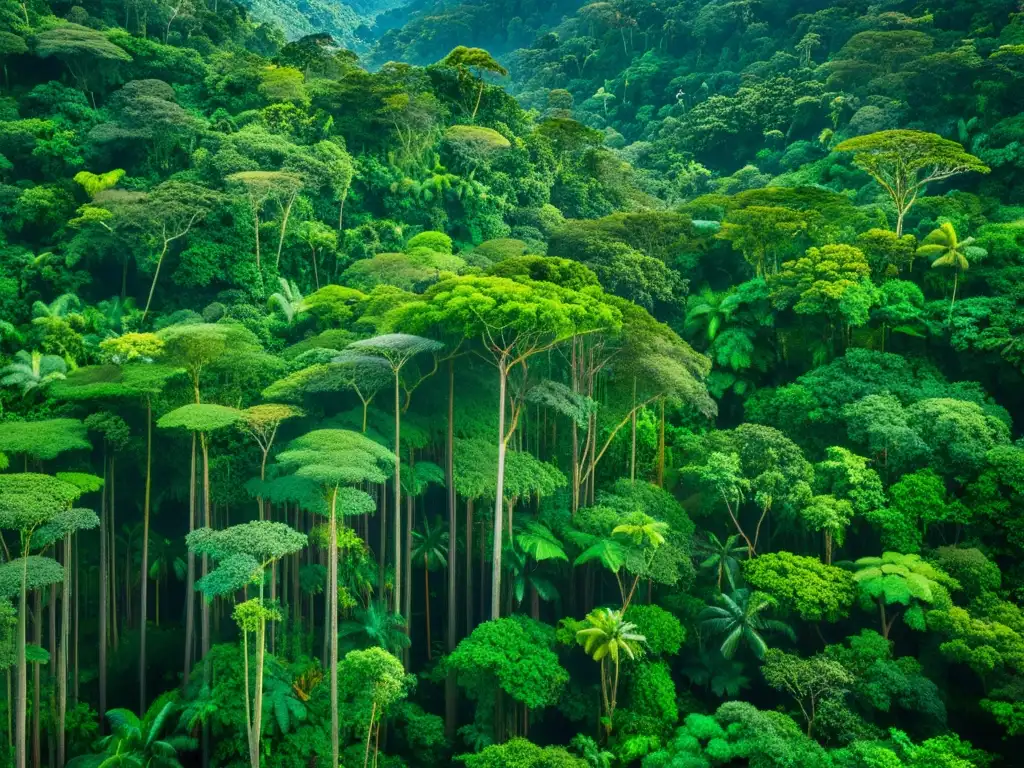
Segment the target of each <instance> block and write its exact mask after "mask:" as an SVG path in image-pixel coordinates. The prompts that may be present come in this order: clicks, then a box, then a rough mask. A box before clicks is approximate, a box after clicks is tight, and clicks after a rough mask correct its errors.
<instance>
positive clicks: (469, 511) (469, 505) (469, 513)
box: [448, 498, 484, 637]
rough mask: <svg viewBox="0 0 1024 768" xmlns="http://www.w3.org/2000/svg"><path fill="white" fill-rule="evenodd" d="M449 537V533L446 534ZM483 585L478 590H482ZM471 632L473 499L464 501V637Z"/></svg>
mask: <svg viewBox="0 0 1024 768" xmlns="http://www.w3.org/2000/svg"><path fill="white" fill-rule="evenodd" d="M448 535H449V536H450V535H451V533H449V534H448ZM483 588H484V587H483V584H481V585H480V589H483ZM472 632H473V499H472V498H468V499H466V636H467V637H468V636H469V635H470V634H472Z"/></svg>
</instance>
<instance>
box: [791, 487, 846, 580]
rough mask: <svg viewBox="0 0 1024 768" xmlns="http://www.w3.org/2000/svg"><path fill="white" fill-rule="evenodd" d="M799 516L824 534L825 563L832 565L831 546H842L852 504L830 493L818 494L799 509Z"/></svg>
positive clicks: (812, 527)
mask: <svg viewBox="0 0 1024 768" xmlns="http://www.w3.org/2000/svg"><path fill="white" fill-rule="evenodd" d="M800 517H802V518H803V519H804V520H805V521H806V522H807V524H808V525H809V526H810V527H811V529H812V530H815V531H821V532H822V533H824V534H825V564H826V565H832V551H833V547H841V546H843V542H844V540H845V539H846V529H847V528H848V527H849V525H850V523H851V522H853V504H851V503H850V502H849V501H847V500H846V499H837V498H836V497H835V496H833V495H831V494H827V493H823V494H818V495H817V496H814V497H813V498H812V499H811V500H810V502H809V503H808V504H807V506H806V507H804V508H803V509H801V510H800Z"/></svg>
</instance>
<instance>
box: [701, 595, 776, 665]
mask: <svg viewBox="0 0 1024 768" xmlns="http://www.w3.org/2000/svg"><path fill="white" fill-rule="evenodd" d="M716 599H717V601H718V603H719V605H711V606H708V607H707V608H705V609H704V610H703V611H701V613H700V616H699V618H700V623H701V630H702V631H704V632H707V633H708V634H710V635H712V636H715V637H721V636H722V635H724V636H725V638H724V639H723V640H722V645H721V648H720V650H721V652H722V655H723V656H724V657H725V658H727V659H731V658H732V657H733V656H735V655H736V651H737V650H738V649H739V647H740V643H741V642H742V643H743V644H745V645H746V646H747V647H748V648H750V650H751V651H752V652H753V653H754V655H755V656H756V657H757V658H759V659H761V658H764V654H765V651H767V650H768V643H767V642H766V641H765V639H764V634H765V633H767V632H779V633H781V634H783V635H785V636H786V637H788V638H790V639H791V640H792V639H795V637H796V636H795V635H794V634H793V630H792V629H790V627H789V625H788V624H785V623H784V622H782V621H779V620H777V619H769V618H767V617H765V616H763V615H762V614H764V613H765V612H767V611H769V610H771V609H772V608H774V607H775V601H774V600H773V599H772V598H771V597H769V596H768V595H765V594H763V593H761V592H751V591H750V590H749V589H738V590H736V591H735V592H733V593H732V594H729V595H726V594H719V595H717V598H716Z"/></svg>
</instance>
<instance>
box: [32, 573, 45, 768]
mask: <svg viewBox="0 0 1024 768" xmlns="http://www.w3.org/2000/svg"><path fill="white" fill-rule="evenodd" d="M32 597H33V603H34V604H33V607H32V642H34V643H35V644H36V645H37V646H39V647H40V648H41V647H42V646H43V590H42V589H37V590H35V593H34V594H33V595H32ZM40 678H41V675H40V669H39V662H38V661H37V662H34V663H33V664H32V765H33V766H34V768H40V766H41V765H42V759H43V747H42V743H41V742H40V740H39V736H40V730H39V725H40V723H39V721H40V716H41V715H42V712H41V710H40V692H41V691H40V688H41V685H40V682H41V680H40Z"/></svg>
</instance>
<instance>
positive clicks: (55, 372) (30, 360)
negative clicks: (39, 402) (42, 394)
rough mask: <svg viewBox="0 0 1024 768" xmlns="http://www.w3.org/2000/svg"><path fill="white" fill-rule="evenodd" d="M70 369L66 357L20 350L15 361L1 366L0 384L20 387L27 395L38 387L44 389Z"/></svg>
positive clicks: (23, 393) (61, 377)
mask: <svg viewBox="0 0 1024 768" xmlns="http://www.w3.org/2000/svg"><path fill="white" fill-rule="evenodd" d="M67 371H68V366H67V363H65V362H64V358H62V357H59V356H57V355H44V354H43V353H41V352H36V351H33V352H31V353H29V352H26V351H25V350H20V351H19V352H17V353H16V354H15V355H14V362H12V363H9V364H8V365H5V366H4V367H3V368H0V375H2V376H3V378H2V379H0V385H2V386H5V387H20V388H21V394H22V395H27V394H28V393H29V392H32V391H34V390H36V389H39V390H43V389H46V388H47V386H48V385H49V384H50V383H51V382H54V381H60V380H61V379H63V378H64V376H65V374H66V373H67Z"/></svg>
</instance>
